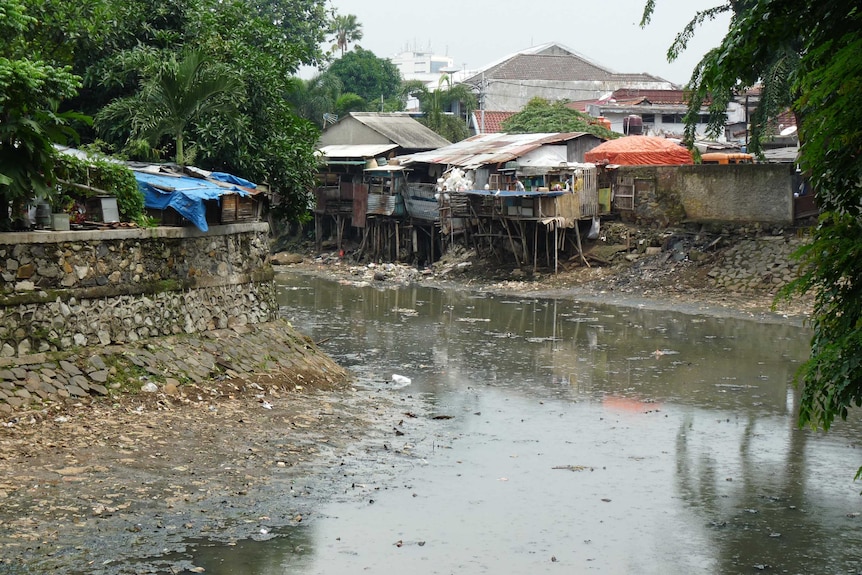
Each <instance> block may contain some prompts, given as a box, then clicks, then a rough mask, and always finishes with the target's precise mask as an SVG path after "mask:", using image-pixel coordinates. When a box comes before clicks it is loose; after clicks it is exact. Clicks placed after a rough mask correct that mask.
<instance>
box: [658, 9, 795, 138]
mask: <svg viewBox="0 0 862 575" xmlns="http://www.w3.org/2000/svg"><path fill="white" fill-rule="evenodd" d="M756 3H757V1H755V2H754V3H752V2H750V1H744V2H738V1H731V0H728V1H726V2H725V3H723V4H721V5H718V6H715V7H712V8H709V9H706V10H701V11H699V12H697V13H696V14H695V16H694V17H693V18H692V20H691V21H690V22H689V23H688V24H687V25H686V26H685V28H684V29H683V30H682V31H681V32H680V33H679V34H677V36H676V39H675V40H674V42H673V44H671V46H670V48H668V51H667V58H668V61H673V60H675V59H676V58H677V57H678V56H679V54H681V53H682V52H683V51H684V50H685V49H686V47H687V46H688V42H689V41H690V40H691V38H692V37H693V35H694V33H695V31H696V30H697V28H698V27H699V26H700V25H701V24H702V23H703V22H705V21H707V20H711V19H714V18H715V17H717V16H718V15H720V14H723V13H730V14H731V18H732V24H731V27H733V25H734V23H738V22H740V21H741V20H743V19H744V18H746V15H747V14H748V11H749V10H750V9H751V6H752V5H754V4H756ZM654 8H655V0H649V1H648V2H647V5H646V7H645V9H644V16H643V18H642V20H641V26H645V25H646V24H647V23H649V21H650V18H651V16H652V12H653V10H654ZM776 20H777V19H776ZM778 25H784V24H783V23H779V24H778ZM800 50H801V44H800V39H799V36H794V35H793V34H786V35H785V34H781V35H776V36H775V37H773V38H771V40H770V44H769V46H768V47H766V46H759V47H757V58H755V59H750V60H749V61H748V63H747V64H746V65H745V67H747V69H746V70H745V72H744V73H740V74H739V75H738V76H737V75H735V73H729V74H725V73H723V71H726V70H731V69H735V70H737V71H739V67H738V66H737V65H736V64H734V63H733V62H727V63H726V64H728V65H723V66H722V68H721V69H719V68H717V67H716V66H715V64H716V62H717V61H718V60H719V59H722V58H724V56H723V55H724V54H726V51H725V47H724V46H722V47H718V48H716V49H714V50H712V51H710V52H709V53H707V55H706V56H705V57H704V58H703V60H702V61H701V62H700V63H699V64H698V65H697V66H696V67H695V70H694V71H693V73H692V76H691V79H690V81H689V84H688V86H687V88H688V90H689V101H688V113H687V115H686V118H685V122H686V128H685V141H686V143H687V144H688V145H689V147H691V146H693V143H694V139H695V124H697V122H698V118H699V115H700V109H701V107H702V105H703V104H704V103H705V102H709V107H708V109H709V122H708V126H707V132H708V134H709V135H711V136H719V135H722V134H724V129H725V126H726V124H727V107H728V104H729V103H730V102H731V101H732V100H733V99H734V98H735V97H736V95H737V94H739V93H740V92H741V91H742V90H744V89H747V88H750V87H752V86H754V85H755V84H760V86H761V93H760V98H759V100H758V102H757V105H756V107H755V110H754V112H753V114H752V115H751V117H750V118H749V122H750V124H751V132H750V138H749V148H750V150H751V151H752V152H754V153H759V152H761V150H762V144H763V142H764V141H765V140H766V139H767V138H768V137H769V136H771V135H774V133H773V132H774V126H773V125H772V120H773V119H774V118H775V117H776V116H778V115H779V114H781V113H782V112H784V111H785V110H787V108H788V107H790V106H791V104H792V103H793V101H794V100H795V99H796V98H797V97H798V96H799V94H798V93H797V92H796V91H795V88H794V86H793V82H794V78H795V75H796V70H797V67H798V65H799V53H800ZM740 56H742V54H741V52H740V53H738V54H736V55H735V56H734V57H735V58H737V59H738V58H739V57H740ZM743 57H747V56H743ZM737 63H738V62H737Z"/></svg>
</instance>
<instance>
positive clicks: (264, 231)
mask: <svg viewBox="0 0 862 575" xmlns="http://www.w3.org/2000/svg"><path fill="white" fill-rule="evenodd" d="M268 254H269V226H268V225H267V224H265V223H247V224H234V225H228V226H213V227H211V228H210V230H209V231H208V232H206V233H204V232H200V231H199V230H197V229H194V228H167V227H160V228H152V229H140V228H133V229H116V230H104V231H102V230H99V231H70V232H29V233H7V234H0V357H13V356H26V355H28V354H31V353H39V352H50V351H59V350H68V349H71V348H73V347H76V346H88V345H110V344H114V343H127V342H134V341H137V340H139V339H143V338H147V337H153V336H158V335H169V334H177V333H187V334H190V333H196V332H201V331H206V330H212V329H219V328H226V327H232V326H236V325H245V324H254V323H260V322H266V321H270V320H272V319H274V318H275V317H276V315H277V311H278V306H277V303H276V301H275V286H274V284H273V281H272V278H273V275H272V269H271V267H270V266H269V264H268V262H267V258H268Z"/></svg>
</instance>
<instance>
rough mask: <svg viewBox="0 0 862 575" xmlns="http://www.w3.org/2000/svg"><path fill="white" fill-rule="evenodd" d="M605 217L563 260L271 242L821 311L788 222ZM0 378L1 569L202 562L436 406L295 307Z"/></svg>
mask: <svg viewBox="0 0 862 575" xmlns="http://www.w3.org/2000/svg"><path fill="white" fill-rule="evenodd" d="M612 231H613V230H607V235H606V236H605V238H606V239H605V240H604V241H603V245H604V246H605V247H604V248H603V250H596V251H591V252H590V255H589V256H588V258H587V262H586V263H585V262H583V261H578V260H575V259H572V260H569V261H566V262H560V268H559V269H558V270H557V273H553V271H551V270H548V269H547V268H545V269H541V268H539V269H537V270H536V271H533V269H532V268H531V266H518V267H506V266H502V265H500V264H499V263H497V262H495V261H493V260H491V259H486V258H483V257H480V256H479V254H477V253H476V252H473V251H469V250H453V251H452V252H450V253H449V254H447V255H446V257H445V258H444V259H443V260H441V261H440V262H437V263H436V264H435V265H434V266H433V267H431V268H427V269H417V268H415V267H413V266H408V265H401V264H382V265H374V264H364V265H363V264H358V263H352V262H351V261H350V258H349V257H347V258H345V257H342V256H341V255H340V254H338V253H335V252H329V253H325V254H314V255H311V256H310V255H308V254H301V255H300V254H293V255H282V256H281V257H280V258H275V261H276V262H277V260H279V259H281V258H285V259H289V260H290V261H292V262H293V263H289V264H287V265H281V266H279V268H278V269H280V270H281V271H291V270H292V271H297V272H302V273H314V274H320V275H324V276H326V277H327V278H330V279H333V280H336V281H342V282H354V283H370V284H374V285H379V286H381V287H386V286H396V285H404V284H410V283H421V284H423V285H429V286H434V287H440V288H446V289H470V290H477V291H493V292H497V293H506V294H521V295H525V296H529V297H545V296H547V297H565V298H572V299H580V300H584V301H601V302H606V303H615V304H620V305H636V306H649V307H659V308H661V307H666V308H668V309H677V310H679V309H683V310H686V311H692V312H693V313H710V314H718V315H721V314H741V315H743V316H745V317H748V318H751V319H756V320H759V321H779V322H793V323H797V322H800V323H801V322H802V321H803V320H804V318H805V317H806V315H807V313H808V312H809V311H810V301H807V300H804V299H802V300H797V301H792V302H787V303H786V304H782V306H781V307H778V308H776V309H774V310H773V309H772V303H773V298H774V294H775V292H776V290H777V289H778V288H779V287H780V286H781V285H783V282H786V281H787V279H788V278H792V276H793V274H794V273H795V268H794V267H793V266H794V264H793V262H792V258H791V257H790V253H792V251H793V250H794V249H795V248H796V247H797V246H798V245H799V242H801V241H802V239H800V238H796V236H794V235H787V234H754V235H741V236H738V237H735V236H734V237H730V236H728V238H727V239H726V240H723V241H720V242H717V243H715V240H716V237H715V236H707V235H704V236H703V237H699V236H698V235H697V234H691V235H686V234H680V233H671V234H668V235H666V236H664V237H663V239H662V238H661V235H660V236H659V237H651V238H646V237H638V236H636V235H633V234H631V233H628V232H627V233H626V235H625V237H623V236H622V235H620V234H617V235H616V236H614V235H613V234H612V233H611V232H612ZM641 240H644V241H643V243H641ZM654 243H662V245H661V246H654V245H651V244H654ZM644 244H645V245H644ZM626 245H628V248H626V249H621V248H620V246H623V247H624V246H626ZM637 245H643V250H640V249H639V248H632V246H637ZM710 246H711V247H710ZM656 247H660V249H659V250H656V249H651V250H650V249H648V248H656ZM282 261H284V260H282ZM145 388H146V389H149V390H151V391H145V390H144V389H145ZM0 390H2V397H0V399H2V401H0V573H16V574H17V573H27V574H29V573H46V572H53V573H69V574H71V573H89V574H105V575H107V574H121V573H122V574H126V573H165V572H182V571H183V570H191V569H193V568H194V567H195V566H194V565H193V564H192V563H191V562H190V561H189V559H188V556H187V555H183V554H182V553H180V552H181V551H182V550H183V549H184V548H185V547H186V545H187V544H188V542H189V541H190V540H195V539H210V540H217V541H222V542H225V543H227V544H230V543H231V542H234V541H238V540H240V539H245V538H264V539H266V538H269V537H272V536H274V535H275V534H276V533H277V532H278V530H279V529H282V528H286V527H290V526H293V525H297V524H299V523H307V522H308V521H309V519H311V518H313V516H314V513H315V510H316V509H317V508H318V507H319V506H320V504H321V502H324V501H326V500H327V499H328V498H330V497H332V496H334V495H337V494H339V493H344V491H345V490H351V491H353V490H356V489H359V490H363V491H367V492H369V493H373V491H374V490H375V489H378V488H385V486H386V481H387V480H391V479H392V477H393V476H395V475H397V473H398V471H397V470H398V468H399V467H398V466H399V465H404V464H410V463H411V462H414V461H416V459H417V458H419V457H421V456H422V455H423V453H422V449H424V448H425V446H424V444H422V442H421V438H422V437H427V436H428V435H429V434H428V429H430V428H431V427H432V426H433V425H435V421H434V420H433V418H432V417H431V415H430V414H428V413H423V412H422V409H423V408H422V402H420V401H412V402H410V404H409V405H407V404H405V403H403V402H402V401H403V400H404V397H400V398H399V397H396V396H393V395H392V394H391V393H388V391H387V390H386V389H385V385H381V386H380V389H369V388H356V387H353V386H352V385H351V381H350V374H349V373H348V372H347V371H346V370H344V369H343V368H341V367H340V366H338V365H336V364H335V363H334V362H332V360H331V359H330V358H328V357H327V356H326V355H325V346H323V348H322V349H321V347H318V345H317V344H315V342H313V341H310V340H309V339H308V338H306V337H305V336H303V335H302V334H299V333H298V332H296V331H295V330H294V329H293V328H292V327H291V326H290V325H289V324H287V322H285V321H278V322H272V323H269V324H261V325H257V326H248V327H242V328H237V329H226V330H215V331H212V332H206V333H204V334H198V335H195V336H172V337H168V338H158V339H150V340H144V341H140V342H137V343H135V344H134V345H130V346H122V347H120V346H109V347H99V348H86V349H80V350H78V351H77V352H75V353H72V354H65V355H62V356H59V355H50V356H49V355H42V354H37V355H33V356H28V357H26V358H18V359H14V360H13V359H9V360H4V363H3V364H2V365H0ZM9 399H12V401H11V402H10V401H9ZM3 405H6V406H7V407H2V406H3ZM369 462H373V463H372V464H369ZM357 474H361V475H362V478H361V481H354V480H353V479H352V478H353V477H354V476H356V475H357ZM386 474H389V475H386ZM357 485H360V487H357ZM286 494H288V495H289V496H285V495H286Z"/></svg>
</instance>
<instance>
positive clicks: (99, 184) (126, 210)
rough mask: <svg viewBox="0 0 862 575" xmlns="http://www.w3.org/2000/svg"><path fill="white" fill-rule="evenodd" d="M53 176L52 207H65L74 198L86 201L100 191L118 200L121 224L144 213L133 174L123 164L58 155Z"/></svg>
mask: <svg viewBox="0 0 862 575" xmlns="http://www.w3.org/2000/svg"><path fill="white" fill-rule="evenodd" d="M54 173H55V175H56V177H57V178H58V181H57V183H56V185H55V186H54V191H53V193H52V195H51V197H50V199H51V201H52V204H54V205H55V207H56V206H63V207H67V206H64V204H69V203H71V202H74V199H76V198H78V199H82V200H85V199H86V198H90V197H94V196H98V195H101V192H100V190H101V191H104V192H107V193H108V194H110V195H112V196H114V197H116V198H117V208H118V210H119V212H120V219H121V220H122V221H126V222H130V221H137V220H138V219H139V218H140V217H141V216H142V215H143V213H144V196H143V195H142V194H141V192H140V190H139V189H138V183H137V181H136V180H135V175H134V173H132V171H131V170H130V169H129V168H127V167H126V166H125V164H120V163H117V162H114V161H110V160H108V159H106V158H100V157H98V156H90V157H89V158H87V159H82V158H78V157H75V156H69V155H65V154H60V155H59V156H58V157H57V163H56V167H55V170H54ZM60 180H62V181H60ZM76 184H77V185H76ZM87 188H91V189H87Z"/></svg>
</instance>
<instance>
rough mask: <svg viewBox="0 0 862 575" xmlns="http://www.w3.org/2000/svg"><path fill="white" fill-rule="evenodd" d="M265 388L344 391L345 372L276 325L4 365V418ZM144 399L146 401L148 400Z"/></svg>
mask: <svg viewBox="0 0 862 575" xmlns="http://www.w3.org/2000/svg"><path fill="white" fill-rule="evenodd" d="M220 379H226V380H245V381H251V382H255V381H257V380H260V381H261V382H263V383H264V384H266V385H272V384H274V383H277V384H278V385H280V386H287V387H288V388H289V389H293V388H294V387H295V386H306V385H316V386H321V385H332V386H334V385H340V384H342V383H344V382H346V381H347V380H348V379H349V374H348V372H347V370H345V369H344V368H342V367H341V366H339V365H338V364H336V363H335V361H334V360H332V359H331V358H330V357H329V356H327V355H326V354H325V353H323V352H322V351H321V350H320V349H319V348H318V347H317V346H316V345H314V343H313V342H311V341H310V340H309V339H307V338H306V337H304V336H303V335H302V334H300V333H299V332H297V331H296V330H295V329H294V328H293V327H292V326H291V325H290V324H289V323H288V322H286V321H284V320H275V321H271V322H266V323H260V324H255V325H247V326H244V327H239V326H238V327H235V328H233V329H217V330H212V331H205V332H202V333H199V334H193V335H187V334H180V335H173V336H166V337H158V338H152V339H149V340H146V341H143V340H141V341H138V342H136V343H130V344H126V345H108V346H95V347H88V348H80V349H78V350H77V351H75V352H57V353H50V354H45V353H39V354H31V355H29V356H26V357H18V358H0V416H3V415H10V414H14V413H16V412H21V413H23V412H26V411H27V410H28V409H42V408H45V407H47V406H50V405H62V404H75V403H78V402H88V401H91V400H92V399H93V398H98V397H100V396H109V395H114V394H117V393H121V392H123V391H127V390H130V391H133V392H138V390H143V391H142V392H141V393H144V392H146V389H147V388H146V386H147V384H151V389H152V396H153V397H157V396H158V395H159V394H166V395H179V394H181V393H182V390H183V389H184V386H185V385H189V384H197V385H200V386H205V384H206V383H207V382H210V381H213V380H220ZM144 395H146V393H144Z"/></svg>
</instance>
